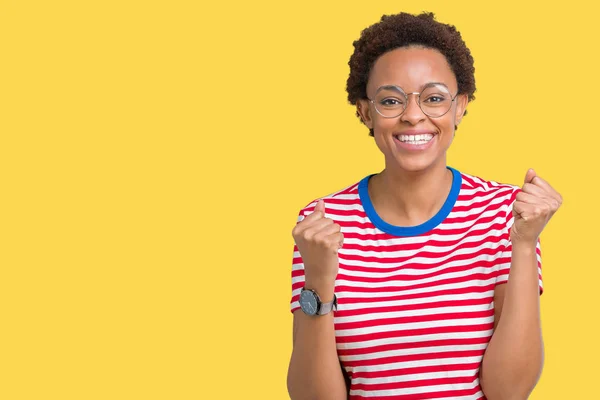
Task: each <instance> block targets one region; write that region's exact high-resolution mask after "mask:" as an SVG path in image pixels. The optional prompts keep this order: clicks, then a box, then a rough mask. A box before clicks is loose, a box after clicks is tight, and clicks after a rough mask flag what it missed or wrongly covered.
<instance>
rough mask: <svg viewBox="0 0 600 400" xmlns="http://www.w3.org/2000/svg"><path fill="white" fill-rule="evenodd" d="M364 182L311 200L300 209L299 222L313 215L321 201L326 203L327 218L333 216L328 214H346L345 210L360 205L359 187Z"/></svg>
mask: <svg viewBox="0 0 600 400" xmlns="http://www.w3.org/2000/svg"><path fill="white" fill-rule="evenodd" d="M363 180H364V178H363V179H361V180H360V181H358V182H355V183H352V184H351V185H346V186H344V187H342V188H340V189H337V190H335V191H334V192H330V193H329V194H326V195H324V196H320V197H317V198H316V199H313V200H311V201H310V202H309V203H308V204H306V205H305V206H304V207H302V208H301V209H300V212H299V213H298V221H300V220H301V219H302V218H304V217H305V216H307V215H309V214H310V213H312V212H313V210H314V209H315V206H316V205H317V202H318V201H319V200H320V199H322V200H323V202H324V203H325V216H326V217H331V216H332V215H328V214H336V213H340V212H344V210H348V209H350V208H354V207H355V206H357V205H359V204H360V198H359V195H358V186H359V184H360V182H361V181H363Z"/></svg>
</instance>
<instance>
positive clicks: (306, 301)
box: [299, 288, 337, 315]
mask: <svg viewBox="0 0 600 400" xmlns="http://www.w3.org/2000/svg"><path fill="white" fill-rule="evenodd" d="M299 301H300V308H301V309H302V311H304V313H305V314H306V315H326V314H329V313H330V312H331V310H336V311H337V297H335V294H334V295H333V301H330V302H328V303H323V302H321V298H320V297H319V295H318V294H317V292H315V291H314V290H312V289H306V288H302V290H301V291H300V300H299Z"/></svg>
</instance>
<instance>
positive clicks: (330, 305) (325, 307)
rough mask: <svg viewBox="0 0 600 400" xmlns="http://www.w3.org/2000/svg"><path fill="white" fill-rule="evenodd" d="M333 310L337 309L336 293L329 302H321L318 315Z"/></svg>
mask: <svg viewBox="0 0 600 400" xmlns="http://www.w3.org/2000/svg"><path fill="white" fill-rule="evenodd" d="M331 310H336V311H337V297H336V296H335V294H334V295H333V300H332V301H330V302H327V303H321V307H319V312H317V315H326V314H329V313H330V312H331Z"/></svg>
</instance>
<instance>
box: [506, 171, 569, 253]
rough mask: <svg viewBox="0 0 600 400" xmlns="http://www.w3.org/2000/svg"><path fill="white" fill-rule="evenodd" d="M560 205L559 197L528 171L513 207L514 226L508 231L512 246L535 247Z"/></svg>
mask: <svg viewBox="0 0 600 400" xmlns="http://www.w3.org/2000/svg"><path fill="white" fill-rule="evenodd" d="M561 204H562V197H561V195H560V194H559V193H558V192H557V191H556V190H554V189H553V188H552V186H550V184H549V183H548V182H546V181H545V180H543V179H542V178H540V177H539V176H537V175H536V173H535V171H534V170H533V169H530V170H528V171H527V174H526V175H525V184H524V185H523V188H522V190H521V192H519V193H517V198H516V201H515V202H514V205H513V211H512V213H513V217H514V224H513V226H512V227H511V230H510V239H511V241H512V242H513V244H514V243H516V242H517V243H529V244H533V246H536V245H537V240H538V237H539V236H540V234H541V233H542V230H543V229H544V227H545V226H546V224H547V223H548V221H550V218H552V216H553V215H554V213H555V212H556V211H557V210H558V208H559V207H560V206H561Z"/></svg>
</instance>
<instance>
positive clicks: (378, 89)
mask: <svg viewBox="0 0 600 400" xmlns="http://www.w3.org/2000/svg"><path fill="white" fill-rule="evenodd" d="M435 85H440V86H443V87H445V88H446V89H447V90H448V94H449V95H450V96H451V97H452V94H451V93H450V89H449V88H448V86H446V85H445V84H443V83H441V82H430V83H428V84H426V85H425V87H424V88H423V90H421V91H420V92H410V93H406V92H405V91H404V89H402V88H401V87H400V86H398V85H384V86H380V87H379V88H377V91H376V92H375V94H377V93H378V92H379V91H380V90H381V89H383V88H397V89H399V90H400V91H401V92H402V93H403V94H404V98H405V99H406V107H404V110H402V112H401V113H400V114H398V115H395V116H393V117H386V116H385V115H383V114H382V113H381V111H379V110H378V109H377V106H376V105H375V100H372V99H370V98H369V96H367V100H369V101H370V102H371V103H372V104H373V107H375V111H377V114H379V115H381V116H382V117H383V118H398V117H399V116H401V115H402V114H404V112H405V111H406V109H407V108H408V102H409V101H410V99H409V97H408V96H409V95H411V94H416V95H417V105H418V106H419V109H420V110H421V112H422V113H423V114H425V115H427V116H428V117H429V118H441V117H443V116H444V115H446V114H448V111H450V109H451V108H452V102H453V101H454V100H456V98H457V97H458V95H459V94H460V92H457V93H456V95H454V97H452V99H451V100H450V107H448V110H446V112H445V113H443V114H442V115H438V116H435V117H433V116H431V115H429V114H427V113H426V112H425V111H424V110H423V108H421V93H423V92H424V91H425V90H427V89H428V88H429V87H430V86H435Z"/></svg>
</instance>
